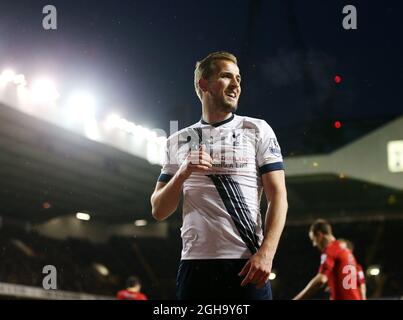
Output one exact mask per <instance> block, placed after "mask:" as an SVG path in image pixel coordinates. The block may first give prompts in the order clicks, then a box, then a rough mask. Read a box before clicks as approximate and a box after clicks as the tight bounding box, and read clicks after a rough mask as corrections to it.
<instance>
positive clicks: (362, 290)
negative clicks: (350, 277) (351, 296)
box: [360, 284, 367, 300]
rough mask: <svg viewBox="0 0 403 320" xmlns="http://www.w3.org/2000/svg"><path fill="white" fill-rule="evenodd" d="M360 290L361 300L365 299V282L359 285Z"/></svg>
mask: <svg viewBox="0 0 403 320" xmlns="http://www.w3.org/2000/svg"><path fill="white" fill-rule="evenodd" d="M360 291H361V298H362V300H367V286H366V285H365V284H361V285H360Z"/></svg>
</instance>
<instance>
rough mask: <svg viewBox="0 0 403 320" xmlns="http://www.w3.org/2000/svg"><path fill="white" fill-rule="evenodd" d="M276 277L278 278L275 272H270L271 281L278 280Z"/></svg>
mask: <svg viewBox="0 0 403 320" xmlns="http://www.w3.org/2000/svg"><path fill="white" fill-rule="evenodd" d="M276 277H277V275H276V273H275V272H270V274H269V280H274V279H276Z"/></svg>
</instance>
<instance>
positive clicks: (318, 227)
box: [309, 219, 332, 235]
mask: <svg viewBox="0 0 403 320" xmlns="http://www.w3.org/2000/svg"><path fill="white" fill-rule="evenodd" d="M309 231H310V232H312V233H313V234H315V235H316V234H318V232H321V233H323V234H332V226H331V225H330V223H329V222H328V221H327V220H325V219H318V220H316V221H314V223H312V225H311V227H310V229H309Z"/></svg>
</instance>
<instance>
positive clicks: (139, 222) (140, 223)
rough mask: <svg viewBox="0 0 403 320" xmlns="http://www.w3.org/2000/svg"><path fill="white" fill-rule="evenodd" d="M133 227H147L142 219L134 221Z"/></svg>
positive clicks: (145, 221)
mask: <svg viewBox="0 0 403 320" xmlns="http://www.w3.org/2000/svg"><path fill="white" fill-rule="evenodd" d="M134 225H135V226H136V227H144V226H146V225H147V220H144V219H140V220H136V221H134Z"/></svg>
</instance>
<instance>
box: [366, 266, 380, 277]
mask: <svg viewBox="0 0 403 320" xmlns="http://www.w3.org/2000/svg"><path fill="white" fill-rule="evenodd" d="M367 274H368V275H369V276H373V277H376V276H379V275H380V274H381V268H380V267H379V266H377V265H375V266H370V267H369V268H368V269H367Z"/></svg>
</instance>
